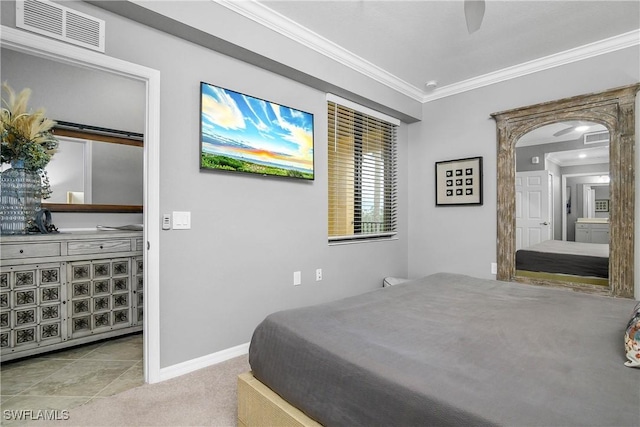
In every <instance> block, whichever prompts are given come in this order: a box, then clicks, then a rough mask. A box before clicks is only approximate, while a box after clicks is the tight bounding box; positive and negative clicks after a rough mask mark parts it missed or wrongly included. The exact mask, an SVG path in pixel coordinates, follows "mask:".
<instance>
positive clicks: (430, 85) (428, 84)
mask: <svg viewBox="0 0 640 427" xmlns="http://www.w3.org/2000/svg"><path fill="white" fill-rule="evenodd" d="M424 86H425V87H426V88H427V89H428V90H433V89H435V88H437V87H438V82H437V81H435V80H429V81H428V82H426V83H425V84H424Z"/></svg>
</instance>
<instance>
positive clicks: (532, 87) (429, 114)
mask: <svg viewBox="0 0 640 427" xmlns="http://www.w3.org/2000/svg"><path fill="white" fill-rule="evenodd" d="M639 80H640V57H639V49H638V47H637V46H635V47H632V48H628V49H624V50H620V51H617V52H613V53H609V54H606V55H603V56H599V57H595V58H590V59H586V60H583V61H580V62H577V63H573V64H569V65H565V66H561V67H557V68H553V69H550V70H546V71H542V72H538V73H535V74H531V75H527V76H524V77H520V78H517V79H513V80H509V81H506V82H502V83H498V84H495V85H492V86H488V87H484V88H480V89H476V90H473V91H470V92H466V93H462V94H459V95H455V96H451V97H448V98H444V99H440V100H437V101H434V102H430V103H427V104H425V105H424V108H423V121H422V122H419V123H415V124H411V125H410V126H409V139H410V141H411V144H410V145H409V236H410V237H409V275H410V277H419V276H424V275H426V274H431V273H435V272H438V271H449V272H461V273H465V274H470V275H474V276H478V277H486V278H492V277H494V276H493V275H492V274H491V273H490V263H491V262H495V261H496V221H497V217H496V147H497V144H496V126H495V122H494V121H493V120H492V119H491V117H490V114H491V113H494V112H498V111H504V110H508V109H511V108H517V107H521V106H526V105H532V104H536V103H540V102H545V101H552V100H556V99H561V98H565V97H569V96H574V95H580V94H586V93H591V92H598V91H602V90H606V89H610V88H614V87H618V86H623V85H628V84H633V83H637V82H638V81H639ZM471 156H483V157H484V205H483V206H480V207H476V206H470V207H435V201H434V200H435V199H434V197H435V196H434V191H435V189H434V182H433V177H434V174H435V172H434V163H435V162H436V161H441V160H448V159H456V158H463V157H471Z"/></svg>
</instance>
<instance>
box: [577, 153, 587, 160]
mask: <svg viewBox="0 0 640 427" xmlns="http://www.w3.org/2000/svg"><path fill="white" fill-rule="evenodd" d="M578 157H580V158H581V159H584V158H585V157H587V155H586V154H584V153H581V154H579V155H578Z"/></svg>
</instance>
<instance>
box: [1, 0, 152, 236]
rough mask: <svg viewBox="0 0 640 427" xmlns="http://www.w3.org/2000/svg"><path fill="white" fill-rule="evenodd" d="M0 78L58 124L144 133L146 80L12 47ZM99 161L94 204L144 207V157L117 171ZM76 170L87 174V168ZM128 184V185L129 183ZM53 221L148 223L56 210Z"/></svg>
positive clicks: (60, 198)
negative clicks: (26, 91) (27, 92)
mask: <svg viewBox="0 0 640 427" xmlns="http://www.w3.org/2000/svg"><path fill="white" fill-rule="evenodd" d="M9 5H13V2H2V4H1V5H0V6H2V12H3V13H2V19H3V21H2V23H3V24H6V22H5V18H10V17H12V16H13V15H14V14H15V11H14V9H13V8H11V7H8V6H9ZM0 77H1V78H2V81H3V82H4V81H6V82H8V83H9V85H10V86H11V87H12V88H13V89H14V90H15V91H16V92H19V91H21V90H22V89H24V88H29V89H31V91H32V94H31V98H30V101H29V106H30V107H31V108H32V109H37V108H41V107H42V108H44V109H45V110H46V115H47V117H49V118H51V119H53V120H63V121H68V122H73V123H80V124H87V125H92V126H98V127H104V128H109V129H117V130H126V131H130V132H136V133H143V132H144V120H145V118H144V117H145V105H146V98H145V96H146V94H145V86H144V84H143V83H142V82H140V81H136V80H132V79H129V78H126V77H122V76H118V75H115V74H110V73H105V72H100V71H96V70H88V69H85V68H80V67H73V66H70V65H67V64H62V63H58V62H55V61H50V60H46V59H43V58H38V57H35V56H31V55H27V54H24V53H20V52H16V51H12V50H9V49H0ZM100 144H102V143H96V144H94V145H95V146H96V147H97V148H96V153H95V154H96V155H97V156H100V155H101V154H100V152H101V151H103V150H101V149H100V147H101V145H100ZM104 145H109V146H114V145H116V144H104ZM121 147H124V146H121ZM125 149H126V148H125ZM138 150H139V149H138ZM103 154H104V153H103ZM55 159H56V156H55V155H54V160H55ZM96 162H97V164H96V165H95V167H94V170H95V172H96V174H97V175H96V176H95V177H94V184H95V188H94V196H97V199H94V201H93V203H107V204H109V203H111V202H113V203H115V204H135V205H139V204H142V169H143V163H142V155H141V154H138V155H136V156H135V157H132V156H127V157H126V158H125V159H124V160H123V161H122V159H121V161H118V162H117V163H112V164H111V167H110V166H109V165H108V164H105V162H107V159H106V157H104V156H102V158H101V159H98V160H97V161H96ZM125 162H126V165H125ZM109 163H110V162H109ZM101 165H103V166H101ZM76 167H77V168H78V170H80V173H82V172H81V169H82V166H81V165H76ZM123 167H126V168H127V169H128V170H129V171H133V170H135V171H137V172H136V173H135V176H131V174H130V173H127V174H126V175H123V174H122V173H120V172H119V169H120V168H123ZM123 180H124V181H126V182H127V183H126V184H124V182H123ZM134 180H135V182H133V181H134ZM107 187H110V188H109V189H107ZM105 190H106V191H105ZM54 191H55V189H54ZM101 194H102V196H101ZM53 196H55V197H52V199H50V200H46V202H50V203H64V202H65V201H66V191H64V194H54V195H53ZM52 222H53V223H54V224H55V225H56V226H57V227H58V228H59V229H70V228H95V226H96V225H126V224H139V223H142V215H141V214H137V215H133V214H101V213H90V214H86V213H63V212H54V213H53V218H52Z"/></svg>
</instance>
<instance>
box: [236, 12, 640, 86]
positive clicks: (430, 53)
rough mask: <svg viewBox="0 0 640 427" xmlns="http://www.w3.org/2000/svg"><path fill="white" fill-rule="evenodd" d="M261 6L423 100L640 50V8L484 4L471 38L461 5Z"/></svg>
mask: <svg viewBox="0 0 640 427" xmlns="http://www.w3.org/2000/svg"><path fill="white" fill-rule="evenodd" d="M241 3H243V2H240V4H241ZM259 3H260V6H266V7H267V8H268V9H269V10H270V12H275V13H273V14H271V17H274V16H275V17H277V18H278V20H280V18H282V21H281V22H288V23H289V24H292V25H295V26H296V32H297V33H307V34H308V35H310V36H311V37H312V38H315V39H316V40H317V39H318V38H319V39H323V40H325V41H328V42H329V43H331V44H333V43H335V44H336V45H338V46H339V47H340V48H343V49H346V50H347V51H348V52H349V53H350V54H352V55H353V57H354V58H356V59H358V60H363V61H364V63H368V64H370V65H371V66H373V67H375V68H378V69H380V70H382V72H386V73H389V74H390V75H391V76H392V77H393V78H396V79H398V80H399V81H401V82H403V83H404V84H407V85H409V86H411V87H415V88H417V89H419V90H420V91H424V92H425V93H426V94H428V93H429V90H427V89H426V88H425V83H426V82H428V81H431V80H436V81H437V82H438V88H442V87H446V86H450V85H456V84H460V82H464V81H466V80H468V79H474V78H477V77H479V76H484V75H487V74H490V73H495V72H499V71H501V70H505V69H509V68H510V67H515V66H519V65H521V64H525V63H528V62H530V61H535V60H538V59H540V58H546V57H549V56H550V55H557V54H561V53H566V52H567V51H570V50H571V49H575V48H581V47H584V46H585V45H589V44H591V43H594V42H598V41H601V40H604V39H609V38H611V37H616V38H619V36H621V35H625V36H626V40H629V39H630V40H631V43H632V44H635V45H636V46H637V45H638V38H639V36H638V34H640V33H638V32H637V30H638V29H639V28H640V1H638V0H634V1H571V0H569V1H515V0H511V1H495V0H488V1H487V2H486V11H485V15H484V20H483V23H482V26H481V28H480V30H478V31H476V32H474V33H473V34H469V33H468V31H467V28H466V23H465V18H464V9H463V1H462V0H448V1H405V0H396V1H372V0H359V1H344V0H343V1H311V0H309V1H306V0H298V1H271V0H264V1H260V2H259ZM238 7H242V6H238ZM290 21H293V22H290ZM632 31H635V33H632V34H629V32H632ZM437 90H438V89H436V91H437Z"/></svg>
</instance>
